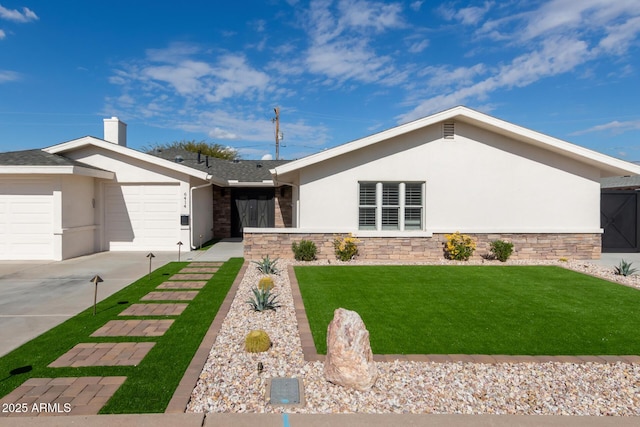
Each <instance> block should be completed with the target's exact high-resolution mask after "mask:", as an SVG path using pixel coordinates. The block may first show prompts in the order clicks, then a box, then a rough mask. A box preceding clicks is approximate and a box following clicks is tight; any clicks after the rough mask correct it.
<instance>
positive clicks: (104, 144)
mask: <svg viewBox="0 0 640 427" xmlns="http://www.w3.org/2000/svg"><path fill="white" fill-rule="evenodd" d="M88 145H93V146H96V147H100V148H103V149H106V150H109V151H113V152H115V153H118V154H122V155H125V156H129V157H132V158H135V159H137V160H141V161H143V162H148V163H151V164H154V165H157V166H162V167H165V168H167V169H172V170H175V171H177V172H181V173H184V174H186V175H189V176H192V177H195V178H199V179H202V180H204V181H210V178H211V175H210V174H208V173H207V172H203V171H199V170H197V169H194V168H191V167H189V166H184V165H181V164H178V163H175V162H171V161H169V160H165V159H163V158H161V157H157V156H153V155H151V154H147V153H143V152H141V151H137V150H134V149H132V148H128V147H123V146H121V145H117V144H114V143H112V142H108V141H105V140H102V139H98V138H95V137H92V136H85V137H83V138H79V139H74V140H72V141H68V142H63V143H62V144H58V145H53V146H51V147H47V148H44V149H43V150H44V151H46V152H47V153H51V154H60V153H64V152H68V151H73V150H76V149H78V148H82V147H85V146H88Z"/></svg>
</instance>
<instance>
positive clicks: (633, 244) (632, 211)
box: [600, 190, 640, 252]
mask: <svg viewBox="0 0 640 427" xmlns="http://www.w3.org/2000/svg"><path fill="white" fill-rule="evenodd" d="M638 203H640V198H639V197H638V192H636V191H633V190H603V191H602V196H601V199H600V226H601V227H602V228H603V229H604V234H603V235H602V252H640V248H639V246H640V245H639V244H638V243H639V242H640V235H639V234H638V233H639V232H640V226H639V223H638V219H640V218H639V216H638V213H639V212H640V205H639V204H638Z"/></svg>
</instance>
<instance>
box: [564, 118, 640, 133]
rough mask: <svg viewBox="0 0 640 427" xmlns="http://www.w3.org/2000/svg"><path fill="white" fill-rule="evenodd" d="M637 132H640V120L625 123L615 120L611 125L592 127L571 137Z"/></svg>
mask: <svg viewBox="0 0 640 427" xmlns="http://www.w3.org/2000/svg"><path fill="white" fill-rule="evenodd" d="M636 130H640V120H629V121H624V122H619V121H617V120H614V121H612V122H609V123H605V124H602V125H597V126H593V127H590V128H588V129H584V130H580V131H576V132H573V133H571V134H570V135H572V136H576V135H584V134H586V133H592V132H609V131H610V132H611V133H613V134H616V135H617V134H621V133H624V132H629V131H636Z"/></svg>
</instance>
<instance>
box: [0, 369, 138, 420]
mask: <svg viewBox="0 0 640 427" xmlns="http://www.w3.org/2000/svg"><path fill="white" fill-rule="evenodd" d="M126 379H127V378H126V377H79V378H78V377H65V378H30V379H28V380H27V381H25V382H24V383H22V385H21V386H19V387H18V388H16V389H15V390H13V391H12V392H11V393H9V394H8V395H6V396H5V397H4V398H2V399H0V407H2V408H7V411H2V412H0V417H3V416H5V417H19V416H23V417H36V416H47V415H95V414H97V413H98V411H100V409H101V408H102V407H103V406H104V405H105V403H107V401H108V400H109V399H110V398H111V396H112V395H113V393H115V392H116V390H118V387H120V386H121V385H122V383H123V382H124V380H126ZM9 409H11V410H9Z"/></svg>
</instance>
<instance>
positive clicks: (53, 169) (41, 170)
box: [0, 165, 115, 179]
mask: <svg viewBox="0 0 640 427" xmlns="http://www.w3.org/2000/svg"><path fill="white" fill-rule="evenodd" d="M0 174H1V175H81V176H88V177H92V178H103V179H113V178H114V176H115V174H114V173H113V172H109V171H105V170H98V169H93V168H85V167H82V166H71V165H65V166H53V165H49V166H35V165H24V166H12V165H8V166H7V165H3V166H2V167H1V168H0Z"/></svg>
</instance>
